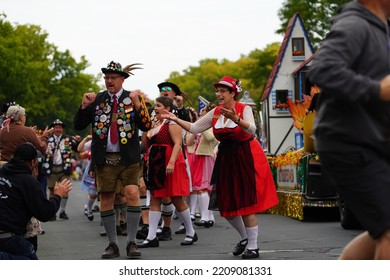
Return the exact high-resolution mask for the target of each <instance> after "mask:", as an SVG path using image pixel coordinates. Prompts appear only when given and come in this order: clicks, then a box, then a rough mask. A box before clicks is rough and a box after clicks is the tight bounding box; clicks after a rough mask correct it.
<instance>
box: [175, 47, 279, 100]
mask: <svg viewBox="0 0 390 280" xmlns="http://www.w3.org/2000/svg"><path fill="white" fill-rule="evenodd" d="M279 47H280V44H279V43H273V44H270V45H268V46H266V47H265V49H264V50H259V49H255V50H253V51H251V52H250V53H249V54H248V55H241V57H240V58H239V59H238V60H237V61H229V60H227V59H223V60H220V61H219V60H217V59H204V60H201V61H200V62H199V65H198V66H190V67H188V68H187V69H185V70H184V71H183V74H180V73H179V72H177V71H175V72H172V73H171V74H170V76H169V79H168V80H169V81H171V82H173V83H176V84H178V85H179V86H180V89H181V90H182V91H184V92H185V93H187V95H188V96H189V97H190V99H191V103H190V104H189V105H190V106H193V107H196V106H197V104H198V103H197V102H198V96H202V97H204V98H206V99H207V100H208V101H211V102H214V103H215V104H216V97H215V93H214V92H215V90H214V87H213V83H214V82H216V81H218V80H219V79H221V78H222V77H223V76H226V75H228V76H232V77H234V78H238V79H240V81H241V83H242V88H243V90H244V91H249V92H250V93H251V97H252V98H253V99H254V100H255V101H256V102H257V103H258V102H259V101H260V99H261V95H262V93H263V91H264V87H265V85H266V83H267V80H268V77H269V74H270V73H271V70H272V66H273V63H274V61H275V58H276V55H277V53H278V50H279Z"/></svg>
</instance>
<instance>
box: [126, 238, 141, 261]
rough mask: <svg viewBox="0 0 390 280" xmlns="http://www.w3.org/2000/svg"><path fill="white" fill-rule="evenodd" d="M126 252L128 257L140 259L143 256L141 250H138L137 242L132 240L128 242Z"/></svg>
mask: <svg viewBox="0 0 390 280" xmlns="http://www.w3.org/2000/svg"><path fill="white" fill-rule="evenodd" d="M126 253H127V258H128V259H138V258H140V257H141V252H140V250H138V246H137V244H135V242H130V243H129V244H127V246H126Z"/></svg>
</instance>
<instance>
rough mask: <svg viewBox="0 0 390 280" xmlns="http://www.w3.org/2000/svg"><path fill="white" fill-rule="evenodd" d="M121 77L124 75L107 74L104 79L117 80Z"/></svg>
mask: <svg viewBox="0 0 390 280" xmlns="http://www.w3.org/2000/svg"><path fill="white" fill-rule="evenodd" d="M119 77H122V76H121V75H117V76H105V77H104V79H105V80H106V81H108V80H116V79H118V78H119Z"/></svg>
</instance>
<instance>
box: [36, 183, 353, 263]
mask: <svg viewBox="0 0 390 280" xmlns="http://www.w3.org/2000/svg"><path fill="white" fill-rule="evenodd" d="M73 183H74V186H73V190H72V191H71V193H70V198H69V202H68V206H67V213H68V216H69V218H70V219H69V220H61V219H58V218H57V220H56V221H53V222H47V223H43V225H42V226H43V229H44V230H45V232H46V233H45V234H44V235H41V236H39V241H38V246H39V247H38V252H37V253H38V257H39V259H41V260H100V259H101V254H102V252H103V250H104V249H105V247H106V246H107V238H106V237H101V236H100V232H101V231H103V230H104V229H103V227H102V226H101V225H100V216H99V213H95V219H94V220H93V221H92V222H91V221H89V220H87V218H86V217H85V216H84V212H83V207H84V202H85V193H83V192H82V191H81V190H80V182H78V181H74V182H73ZM215 218H216V223H215V225H214V227H212V228H208V229H207V228H203V227H197V226H194V227H195V230H196V232H197V234H198V236H199V241H198V242H196V243H195V244H194V245H193V246H188V247H183V246H180V242H181V241H183V238H184V235H176V234H173V236H172V237H173V238H172V240H171V241H161V242H160V247H158V248H146V249H141V252H142V260H241V258H240V257H235V256H233V254H232V253H231V252H232V250H233V248H234V246H235V245H236V243H237V242H238V241H239V236H238V234H237V233H236V232H235V231H234V230H233V229H232V228H231V226H230V225H229V224H228V223H227V222H226V221H225V220H224V219H222V218H221V217H220V216H219V213H218V212H216V213H215ZM258 219H259V225H260V226H259V249H260V259H264V260H335V259H337V258H338V256H339V255H340V253H341V251H342V248H343V247H344V246H345V244H347V243H348V241H349V240H351V239H352V238H353V237H354V236H356V235H357V234H359V233H360V231H358V230H344V229H342V228H341V226H340V222H339V221H338V219H337V213H336V211H333V210H331V209H314V211H312V213H311V215H310V217H309V219H308V220H306V221H298V220H295V219H292V218H289V217H284V216H279V215H270V214H259V215H258ZM178 227H179V222H178V221H177V220H174V222H173V231H175V230H176V229H177V228H178ZM118 238H119V248H120V254H121V256H120V257H119V258H116V259H115V260H125V259H126V250H125V247H126V244H125V243H126V237H125V236H119V237H118ZM140 242H141V241H140Z"/></svg>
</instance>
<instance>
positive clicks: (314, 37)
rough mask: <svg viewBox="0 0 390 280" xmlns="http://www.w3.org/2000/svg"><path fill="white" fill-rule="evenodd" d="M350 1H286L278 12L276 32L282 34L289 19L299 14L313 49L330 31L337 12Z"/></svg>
mask: <svg viewBox="0 0 390 280" xmlns="http://www.w3.org/2000/svg"><path fill="white" fill-rule="evenodd" d="M347 2H350V0H312V1H306V0H286V1H284V2H283V5H282V8H281V9H280V10H279V12H278V16H279V19H280V21H281V27H280V29H278V30H277V31H276V33H278V34H284V33H285V31H286V29H287V25H288V22H289V20H290V18H291V17H292V16H293V15H294V14H295V13H299V14H300V15H301V17H302V20H303V23H304V25H305V28H306V30H307V33H308V35H309V39H310V42H311V43H312V45H313V47H314V48H318V47H319V43H320V42H321V41H322V40H323V39H324V38H325V35H326V33H328V31H329V29H330V25H331V24H330V20H331V18H332V17H333V16H335V15H336V14H337V10H338V9H339V7H341V6H342V5H344V4H346V3H347Z"/></svg>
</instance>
